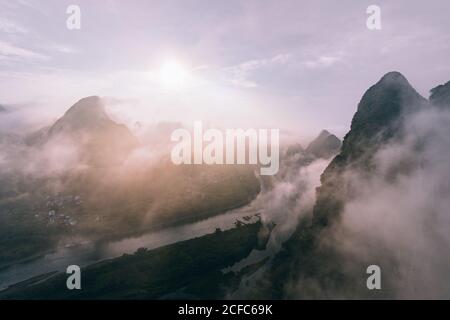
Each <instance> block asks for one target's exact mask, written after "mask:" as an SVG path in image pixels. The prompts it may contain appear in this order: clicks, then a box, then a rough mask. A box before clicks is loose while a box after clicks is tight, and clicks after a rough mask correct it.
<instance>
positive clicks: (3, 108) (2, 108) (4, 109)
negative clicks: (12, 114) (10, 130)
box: [0, 104, 8, 113]
mask: <svg viewBox="0 0 450 320" xmlns="http://www.w3.org/2000/svg"><path fill="white" fill-rule="evenodd" d="M6 111H8V110H7V109H6V108H5V107H4V106H2V105H1V104H0V113H2V112H6Z"/></svg>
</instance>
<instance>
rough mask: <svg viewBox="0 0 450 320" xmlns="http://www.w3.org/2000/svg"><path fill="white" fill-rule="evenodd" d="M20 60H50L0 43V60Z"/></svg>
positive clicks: (44, 56) (38, 54) (8, 44)
mask: <svg viewBox="0 0 450 320" xmlns="http://www.w3.org/2000/svg"><path fill="white" fill-rule="evenodd" d="M22 59H26V60H49V59H50V58H49V57H48V56H46V55H43V54H40V53H37V52H34V51H31V50H27V49H23V48H21V47H17V46H15V45H12V44H10V43H7V42H3V41H0V60H8V61H17V60H22Z"/></svg>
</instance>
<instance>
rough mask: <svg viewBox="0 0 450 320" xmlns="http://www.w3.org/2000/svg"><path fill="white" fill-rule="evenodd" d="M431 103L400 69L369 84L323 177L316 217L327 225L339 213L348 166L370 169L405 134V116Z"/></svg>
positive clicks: (315, 212)
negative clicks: (383, 149) (376, 156)
mask: <svg viewBox="0 0 450 320" xmlns="http://www.w3.org/2000/svg"><path fill="white" fill-rule="evenodd" d="M428 106H429V102H428V100H426V99H425V98H423V97H422V96H421V95H420V94H419V93H417V91H416V90H415V89H414V88H413V87H412V86H411V85H410V84H409V82H408V80H406V78H405V77H404V76H403V75H402V74H401V73H399V72H389V73H387V74H386V75H384V76H383V77H382V78H381V79H380V80H379V81H378V82H377V83H376V84H375V85H373V86H372V87H370V88H369V89H368V90H367V91H366V92H365V94H364V95H363V97H362V99H361V101H360V102H359V104H358V109H357V111H356V113H355V115H354V117H353V119H352V123H351V128H350V131H349V132H348V133H347V134H346V136H345V137H344V141H343V143H342V148H341V152H340V153H339V154H338V155H337V156H336V157H335V158H334V159H333V160H332V162H331V163H330V165H329V166H328V167H327V169H326V170H325V172H324V173H323V174H322V176H321V184H322V185H321V187H320V188H318V193H317V203H316V205H315V208H314V219H315V221H317V222H318V223H319V221H320V223H321V224H322V223H323V224H327V223H328V219H329V218H330V217H332V216H337V215H338V213H339V211H340V209H341V207H342V203H341V202H342V199H345V198H346V197H347V195H346V194H342V192H343V190H344V189H345V188H342V184H341V182H340V175H341V174H342V173H344V171H345V169H349V168H359V169H362V170H370V169H371V168H372V167H373V165H374V164H373V162H372V156H373V155H374V153H375V152H376V151H377V150H379V148H381V147H382V146H383V145H385V144H387V143H388V142H389V141H391V140H393V139H400V138H401V137H402V131H401V129H402V125H403V122H404V120H405V118H406V117H408V116H409V115H411V114H412V113H414V112H417V111H419V110H421V109H423V108H427V107H428Z"/></svg>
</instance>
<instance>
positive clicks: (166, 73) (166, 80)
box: [161, 60, 188, 89]
mask: <svg viewBox="0 0 450 320" xmlns="http://www.w3.org/2000/svg"><path fill="white" fill-rule="evenodd" d="M187 80H188V72H187V70H186V68H185V67H184V66H183V65H181V64H180V63H178V62H177V61H174V60H170V61H166V62H165V63H164V64H163V65H162V67H161V83H162V84H163V85H164V86H165V87H167V88H170V89H180V88H183V87H185V86H186V83H187Z"/></svg>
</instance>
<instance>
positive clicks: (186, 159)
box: [171, 121, 280, 175]
mask: <svg viewBox="0 0 450 320" xmlns="http://www.w3.org/2000/svg"><path fill="white" fill-rule="evenodd" d="M269 136H270V140H269ZM279 138H280V133H279V129H270V130H269V129H246V130H244V129H226V130H224V132H223V131H221V130H219V129H207V130H205V131H204V130H203V124H202V122H201V121H195V122H194V127H193V134H191V132H190V131H189V130H187V129H184V128H180V129H176V130H174V131H173V132H172V135H171V140H172V141H173V142H177V144H176V145H175V146H174V147H173V148H172V151H171V159H172V162H173V163H174V164H176V165H180V164H254V165H256V164H258V165H260V166H261V167H260V174H261V175H275V174H276V173H277V172H278V169H279V167H280V142H279Z"/></svg>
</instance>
